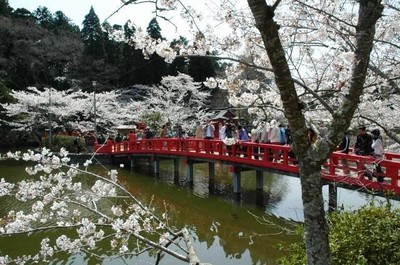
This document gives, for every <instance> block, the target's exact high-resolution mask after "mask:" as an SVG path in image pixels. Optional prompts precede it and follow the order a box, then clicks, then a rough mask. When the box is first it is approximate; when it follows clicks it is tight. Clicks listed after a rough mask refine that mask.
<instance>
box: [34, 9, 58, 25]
mask: <svg viewBox="0 0 400 265" xmlns="http://www.w3.org/2000/svg"><path fill="white" fill-rule="evenodd" d="M33 15H34V17H35V18H36V21H37V23H38V24H39V25H40V26H41V27H43V28H45V29H54V21H53V16H52V14H51V12H50V10H49V9H48V8H47V7H45V6H39V7H38V8H37V9H36V10H35V11H34V12H33Z"/></svg>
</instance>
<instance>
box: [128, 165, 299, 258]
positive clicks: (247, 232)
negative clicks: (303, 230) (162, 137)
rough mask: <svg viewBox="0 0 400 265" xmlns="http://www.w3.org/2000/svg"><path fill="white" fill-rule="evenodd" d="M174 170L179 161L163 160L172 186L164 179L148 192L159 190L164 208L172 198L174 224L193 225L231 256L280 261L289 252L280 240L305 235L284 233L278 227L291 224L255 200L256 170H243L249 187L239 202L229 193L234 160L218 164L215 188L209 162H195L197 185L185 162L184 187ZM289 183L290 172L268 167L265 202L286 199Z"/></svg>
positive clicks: (198, 233) (170, 209) (286, 241)
mask: <svg viewBox="0 0 400 265" xmlns="http://www.w3.org/2000/svg"><path fill="white" fill-rule="evenodd" d="M173 170H174V168H173V163H171V162H167V161H162V163H161V165H160V171H161V172H160V179H159V181H158V182H165V183H167V184H168V185H169V188H165V187H163V185H161V183H160V185H157V188H153V190H152V192H153V194H151V195H150V194H147V195H146V197H148V198H150V196H152V195H155V196H154V201H153V204H154V205H157V208H158V207H159V209H164V202H167V203H168V212H169V215H170V216H171V221H172V222H173V223H172V224H171V225H172V226H173V225H176V226H178V227H179V226H182V225H185V226H187V227H188V228H190V229H191V232H192V234H193V236H194V237H196V236H197V237H198V240H199V242H202V243H205V244H206V245H207V248H208V249H210V248H215V247H221V248H222V249H223V251H224V252H225V256H226V257H227V259H240V258H241V257H243V258H244V259H245V256H249V257H250V258H251V260H252V264H276V259H277V258H279V257H280V256H282V255H283V254H284V253H281V252H279V251H277V249H276V246H277V245H278V244H284V245H286V244H289V243H290V242H294V241H298V240H300V239H299V238H298V237H296V236H291V235H287V234H285V233H282V230H280V229H279V228H278V227H279V226H283V227H287V226H289V223H288V222H287V221H285V220H283V219H279V218H276V217H274V216H265V212H264V208H262V209H260V208H257V207H255V206H254V205H255V204H256V203H255V202H256V201H257V196H259V195H257V191H256V177H255V171H248V172H243V173H242V186H243V193H242V197H241V198H242V199H241V203H240V204H237V203H233V200H227V199H226V198H227V197H230V198H232V177H231V173H230V170H229V166H228V165H223V164H215V183H214V187H215V189H214V191H213V192H210V190H209V188H208V164H195V166H194V187H193V189H191V188H186V164H185V163H184V162H183V163H181V164H180V172H179V181H178V183H179V185H180V188H179V187H178V188H177V187H176V185H173V184H174V181H173V179H174V176H173V175H174V172H173ZM158 182H157V183H158ZM183 187H184V188H183ZM134 189H136V188H134ZM287 189H288V187H287V185H286V184H285V177H282V176H278V175H275V174H269V173H267V172H264V189H263V192H262V204H263V205H264V206H265V204H271V203H273V202H277V201H280V200H281V199H282V198H284V194H285V193H286V192H288V190H287ZM135 192H141V191H138V190H136V191H135ZM142 193H143V192H142ZM210 194H217V195H218V196H210ZM193 195H195V196H193ZM220 195H224V196H220ZM206 197H207V199H205V198H206ZM258 199H259V197H258ZM248 211H250V212H252V213H254V214H255V215H258V216H264V217H266V218H267V219H271V223H272V224H276V225H272V226H266V225H263V224H260V223H258V222H257V220H255V218H254V217H253V216H252V215H251V214H249V212H248ZM194 234H195V235H194ZM205 261H206V260H205Z"/></svg>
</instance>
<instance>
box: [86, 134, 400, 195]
mask: <svg viewBox="0 0 400 265" xmlns="http://www.w3.org/2000/svg"><path fill="white" fill-rule="evenodd" d="M94 150H95V151H96V150H97V152H98V153H108V154H114V155H116V154H131V153H134V154H141V153H143V154H149V153H152V154H160V155H161V154H162V155H174V156H185V157H196V158H204V159H212V160H220V161H228V162H231V163H241V164H247V165H252V166H257V167H264V168H273V169H277V170H281V171H285V172H291V173H298V170H299V169H298V167H297V160H296V157H295V156H294V155H293V153H292V151H291V147H290V146H287V145H274V144H263V143H252V142H247V141H239V142H237V143H235V144H233V145H231V146H227V145H226V144H224V143H223V142H222V141H219V140H204V139H195V138H183V139H178V138H153V139H149V140H136V141H130V142H129V141H127V142H120V143H111V142H110V143H108V144H106V145H97V144H95V146H94ZM346 162H347V163H346ZM377 165H379V166H380V169H381V170H377V169H378V168H379V167H377ZM380 171H381V172H380ZM399 174H400V155H399V154H396V153H385V159H383V160H380V161H377V160H376V159H374V158H373V157H369V156H358V155H355V154H344V153H339V152H334V153H333V154H332V155H331V157H330V158H329V159H328V160H327V162H326V163H325V164H324V165H323V167H322V169H321V177H322V178H323V179H325V180H328V181H332V182H339V183H345V184H349V185H353V186H357V187H361V188H363V187H366V188H370V189H371V188H372V189H377V190H393V191H394V192H395V193H396V194H398V195H400V183H399V180H400V176H399Z"/></svg>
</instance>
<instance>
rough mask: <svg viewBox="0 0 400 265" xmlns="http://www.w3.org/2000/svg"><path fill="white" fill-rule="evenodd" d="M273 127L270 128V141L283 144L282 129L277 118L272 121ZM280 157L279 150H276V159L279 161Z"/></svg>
mask: <svg viewBox="0 0 400 265" xmlns="http://www.w3.org/2000/svg"><path fill="white" fill-rule="evenodd" d="M270 125H271V129H270V132H271V134H270V139H269V140H270V142H271V144H278V145H280V144H281V130H280V129H279V127H278V123H277V121H276V120H272V121H271V122H270ZM278 159H279V150H278V149H276V150H274V161H275V162H277V161H278Z"/></svg>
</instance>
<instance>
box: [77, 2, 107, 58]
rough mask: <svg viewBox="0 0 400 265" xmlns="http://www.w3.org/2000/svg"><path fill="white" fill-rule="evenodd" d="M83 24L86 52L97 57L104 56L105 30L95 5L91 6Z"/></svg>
mask: <svg viewBox="0 0 400 265" xmlns="http://www.w3.org/2000/svg"><path fill="white" fill-rule="evenodd" d="M82 24H83V28H82V32H81V36H82V41H83V43H84V44H85V54H86V55H88V56H91V57H93V58H96V59H100V58H104V55H105V50H104V41H105V38H104V32H103V30H102V28H101V24H100V21H99V18H98V17H97V15H96V13H95V12H94V9H93V7H91V8H90V11H89V13H88V14H87V15H86V16H85V19H84V20H83V23H82Z"/></svg>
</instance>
